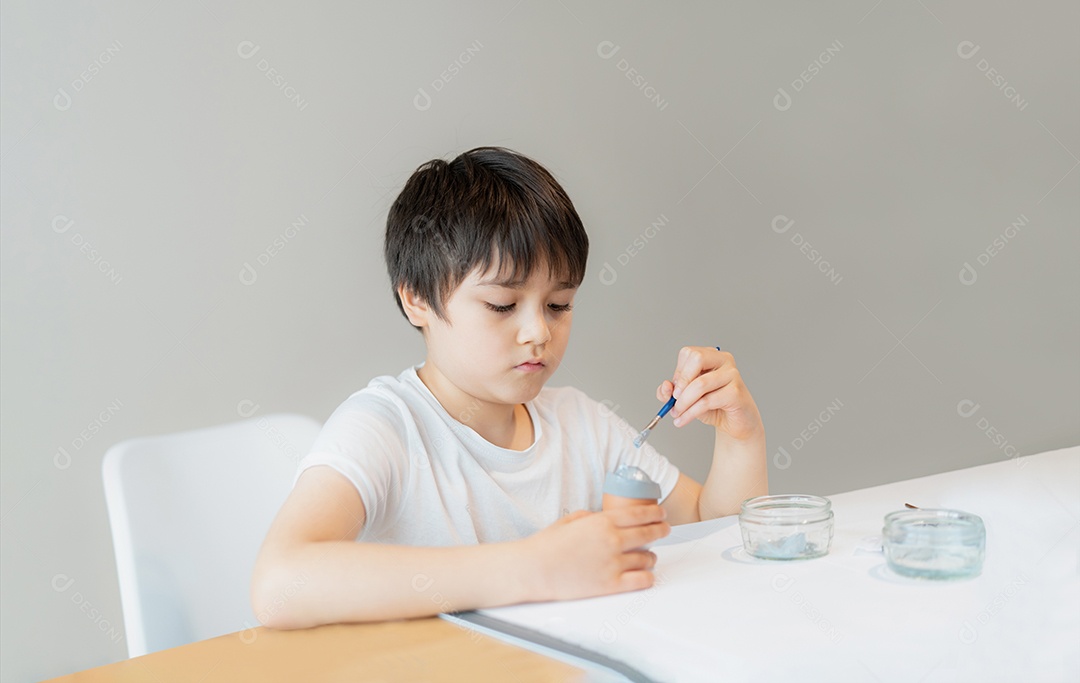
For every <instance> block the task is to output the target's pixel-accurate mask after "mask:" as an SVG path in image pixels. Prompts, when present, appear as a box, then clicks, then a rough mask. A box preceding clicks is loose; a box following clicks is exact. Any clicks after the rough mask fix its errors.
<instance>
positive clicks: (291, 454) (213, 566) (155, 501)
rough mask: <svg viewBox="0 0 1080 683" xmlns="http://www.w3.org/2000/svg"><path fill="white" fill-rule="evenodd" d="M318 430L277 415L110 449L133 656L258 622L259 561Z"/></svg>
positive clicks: (108, 474)
mask: <svg viewBox="0 0 1080 683" xmlns="http://www.w3.org/2000/svg"><path fill="white" fill-rule="evenodd" d="M319 429H320V425H319V423H317V422H315V421H314V420H312V419H311V418H309V417H305V416H303V415H288V414H277V415H267V416H263V417H253V418H251V419H247V420H243V421H240V422H235V423H232V424H227V425H222V426H218V427H210V428H206V429H197V430H193V431H187V432H181V433H178V434H169V435H164V436H154V437H146V438H137V439H130V440H127V441H124V442H122V443H119V444H116V445H115V446H113V447H112V448H110V449H109V450H108V452H106V453H105V460H104V462H103V463H102V475H103V478H104V483H105V502H106V504H107V506H108V510H109V526H110V527H111V528H112V536H113V547H114V550H115V553H116V571H117V574H118V575H119V579H120V600H121V605H122V607H123V614H124V631H125V633H126V635H127V645H128V656H129V657H138V656H139V655H143V654H146V653H148V652H156V651H157V650H163V649H165V648H170V647H176V646H178V645H183V644H186V643H191V642H195V641H198V640H204V639H206V638H212V637H215V636H219V635H224V634H226V633H232V632H235V631H240V630H242V629H246V628H252V627H254V626H257V625H258V621H257V619H256V616H255V614H254V613H253V611H252V608H251V601H250V598H249V596H250V589H249V586H250V582H251V573H252V569H253V567H254V565H255V556H256V554H257V553H258V550H259V546H260V545H261V544H262V540H263V538H264V537H265V536H266V532H267V530H268V529H269V528H270V523H271V522H272V521H273V518H274V516H275V515H276V514H277V511H278V509H279V508H280V507H281V504H282V503H283V502H284V501H285V498H286V497H287V496H288V493H289V491H290V489H291V485H292V479H293V476H294V475H295V473H296V466H297V463H298V462H299V460H300V458H302V457H303V456H304V455H305V454H306V453H307V452H308V449H309V448H310V447H311V444H312V443H313V442H314V441H315V437H316V435H317V434H318V433H319Z"/></svg>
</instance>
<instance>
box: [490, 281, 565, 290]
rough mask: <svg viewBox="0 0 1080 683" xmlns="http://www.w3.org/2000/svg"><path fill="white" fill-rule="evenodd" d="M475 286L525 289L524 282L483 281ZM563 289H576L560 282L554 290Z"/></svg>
mask: <svg viewBox="0 0 1080 683" xmlns="http://www.w3.org/2000/svg"><path fill="white" fill-rule="evenodd" d="M477 284H478V286H480V287H506V288H508V289H522V288H523V287H525V281H524V280H484V281H482V282H479V283H477ZM564 289H577V285H575V284H574V283H573V282H560V283H559V286H558V287H556V288H555V290H556V291H562V290H564Z"/></svg>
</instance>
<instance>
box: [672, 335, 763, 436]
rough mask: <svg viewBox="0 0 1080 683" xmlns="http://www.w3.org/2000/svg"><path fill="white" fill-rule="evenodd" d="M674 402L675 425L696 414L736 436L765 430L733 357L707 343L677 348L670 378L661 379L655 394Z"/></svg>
mask: <svg viewBox="0 0 1080 683" xmlns="http://www.w3.org/2000/svg"><path fill="white" fill-rule="evenodd" d="M672 394H674V396H675V405H674V406H673V407H672V408H671V417H673V418H675V419H674V420H673V421H674V423H675V425H676V426H677V427H681V426H683V425H685V424H689V422H690V420H692V419H694V418H697V419H699V420H701V421H702V422H704V423H705V424H707V425H711V426H713V427H716V429H717V430H718V431H723V432H726V433H728V434H729V435H731V436H732V437H733V438H736V439H740V440H741V439H748V438H750V437H752V436H756V435H758V434H761V433H763V432H764V431H765V428H764V426H763V425H762V423H761V414H760V413H759V412H758V409H757V404H755V403H754V398H753V397H752V396H751V395H750V390H749V389H747V388H746V385H745V384H743V381H742V377H741V376H740V375H739V370H738V368H736V367H735V357H734V356H732V355H731V354H730V353H728V352H727V351H720V350H718V349H716V348H715V347H710V346H684V347H683V348H682V349H681V350H680V351H679V362H678V364H677V365H676V366H675V375H674V381H671V380H664V383H663V384H661V385H660V387H659V388H657V390H656V397H657V398H659V399H660V400H661V401H667V400H668V399H669V398H671V396H672Z"/></svg>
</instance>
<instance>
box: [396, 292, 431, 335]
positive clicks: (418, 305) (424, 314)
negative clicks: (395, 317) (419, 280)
mask: <svg viewBox="0 0 1080 683" xmlns="http://www.w3.org/2000/svg"><path fill="white" fill-rule="evenodd" d="M398 298H399V299H401V307H402V308H403V309H405V317H407V318H408V319H409V322H410V323H412V324H413V325H415V326H416V327H427V325H428V321H429V320H430V319H431V316H433V315H435V312H434V311H432V310H431V307H430V306H429V305H428V303H427V302H426V301H424V300H423V299H422V298H420V297H419V296H417V295H416V294H414V293H413V292H412V291H411V290H409V289H408V287H406V286H405V285H402V286H400V287H398Z"/></svg>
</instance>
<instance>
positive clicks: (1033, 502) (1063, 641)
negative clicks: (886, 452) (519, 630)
mask: <svg viewBox="0 0 1080 683" xmlns="http://www.w3.org/2000/svg"><path fill="white" fill-rule="evenodd" d="M830 499H831V500H832V502H833V509H834V511H835V513H836V518H835V536H834V538H833V542H832V546H831V548H830V551H829V555H827V556H826V557H823V558H819V559H815V560H804V561H797V562H776V561H765V560H756V559H754V558H752V557H750V556H748V555H746V554H745V552H744V551H743V550H742V542H741V537H740V534H739V528H738V520H737V518H736V517H725V518H721V519H718V520H711V521H708V522H701V523H699V524H690V525H685V526H681V527H675V529H673V531H672V535H671V536H670V537H669V538H667V539H664V541H662V542H661V543H659V544H655V545H654V546H653V550H654V551H655V552H656V553H657V554H658V555H659V562H658V564H657V568H656V578H657V581H656V585H654V586H653V587H652V588H650V589H647V590H644V591H638V592H634V593H624V594H620V595H613V596H605V597H600V598H590V599H587V600H574V601H564V602H553V603H537V604H528V605H518V606H511V607H501V608H497V609H488V610H482V611H481V612H480V613H481V614H484V615H489V616H492V617H495V618H497V619H499V620H502V621H504V622H508V623H511V624H516V625H518V626H521V627H525V628H527V629H532V630H533V631H536V632H539V633H543V634H546V635H548V636H551V637H554V638H557V639H559V640H562V641H566V642H569V643H572V644H574V645H577V646H579V647H582V648H585V649H587V650H590V651H593V652H596V653H599V654H602V655H604V656H607V657H610V658H613V659H616V660H619V661H621V662H624V663H626V664H627V665H629V666H631V667H633V668H634V669H637V670H638V671H640V672H642V673H644V674H645V675H646V676H648V677H649V678H652V679H654V680H657V681H679V682H680V683H681V682H684V681H685V682H690V681H710V682H711V681H721V680H722V681H782V680H793V681H829V682H830V683H836V682H839V681H882V682H887V681H904V682H909V681H923V682H925V683H934V682H936V681H974V680H979V681H1019V680H1024V681H1044V680H1045V681H1078V680H1080V447H1073V448H1068V449H1062V450H1059V451H1053V452H1048V453H1043V454H1039V455H1035V456H1029V457H1024V458H1017V459H1011V460H1007V461H1003V462H999V463H994V464H990V465H983V466H980V467H974V468H970V469H966V470H959V471H955V472H947V473H943V474H939V475H933V476H930V477H923V478H920V479H913V480H909V481H904V482H897V483H893V484H887V485H884V486H877V487H874V488H869V489H863V490H859V491H852V492H849V493H843V494H838V495H834V496H830ZM906 502H907V503H912V504H914V505H917V506H919V507H930V508H957V509H961V510H966V511H968V512H973V513H975V514H977V515H979V516H981V517H982V518H983V520H984V522H985V524H986V529H987V551H986V562H985V565H984V568H983V573H982V575H981V576H979V577H977V578H975V579H970V580H964V581H954V582H934V581H926V580H914V579H905V578H903V577H899V576H897V575H895V574H893V573H892V572H891V571H890V570H888V569H887V568H886V566H885V560H884V557H883V555H882V554H881V552H880V551H879V550H875V549H874V546H876V545H877V542H878V541H879V539H880V532H881V526H882V519H883V517H884V516H885V514H886V513H888V512H892V511H894V510H897V509H901V508H903V505H904V503H906Z"/></svg>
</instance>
